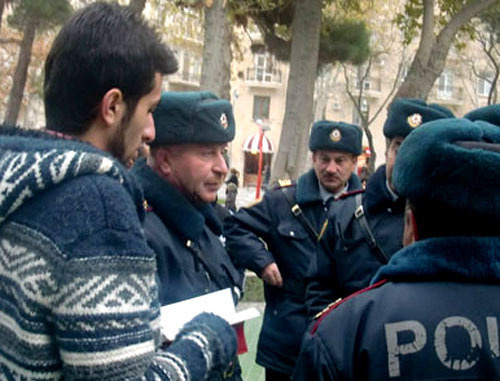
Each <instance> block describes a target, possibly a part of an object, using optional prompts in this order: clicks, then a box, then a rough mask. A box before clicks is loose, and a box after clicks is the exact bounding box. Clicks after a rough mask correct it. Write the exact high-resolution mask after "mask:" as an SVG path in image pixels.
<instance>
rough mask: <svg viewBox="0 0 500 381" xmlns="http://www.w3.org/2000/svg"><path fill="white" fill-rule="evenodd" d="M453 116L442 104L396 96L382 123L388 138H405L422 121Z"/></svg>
mask: <svg viewBox="0 0 500 381" xmlns="http://www.w3.org/2000/svg"><path fill="white" fill-rule="evenodd" d="M453 117H454V115H453V113H452V112H451V111H450V110H448V109H447V108H446V107H444V106H441V105H437V104H427V103H426V102H424V101H423V100H421V99H412V98H398V99H396V100H394V102H393V103H392V105H391V107H390V108H389V114H388V115H387V119H386V121H385V124H384V135H385V137H386V138H389V139H392V138H393V137H395V136H402V137H403V138H405V137H406V136H408V134H409V133H410V132H412V131H413V130H414V129H415V128H417V127H419V126H420V125H422V124H424V123H427V122H430V121H432V120H436V119H442V118H453Z"/></svg>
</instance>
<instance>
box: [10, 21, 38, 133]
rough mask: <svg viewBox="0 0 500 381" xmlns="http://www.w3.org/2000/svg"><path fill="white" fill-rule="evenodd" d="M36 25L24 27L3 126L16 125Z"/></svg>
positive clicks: (30, 23) (29, 24)
mask: <svg viewBox="0 0 500 381" xmlns="http://www.w3.org/2000/svg"><path fill="white" fill-rule="evenodd" d="M35 32H36V25H35V23H33V22H29V21H28V22H27V23H26V26H25V27H24V33H23V40H22V41H21V47H20V49H19V58H18V60H17V66H16V71H15V73H14V78H13V79H12V88H11V89H10V94H9V102H8V104H7V110H6V111H5V119H4V123H5V124H11V125H14V124H16V123H17V118H18V116H19V110H20V108H21V102H22V100H23V93H24V87H25V86H26V80H27V78H28V67H29V65H30V61H31V51H32V48H33V41H34V40H35Z"/></svg>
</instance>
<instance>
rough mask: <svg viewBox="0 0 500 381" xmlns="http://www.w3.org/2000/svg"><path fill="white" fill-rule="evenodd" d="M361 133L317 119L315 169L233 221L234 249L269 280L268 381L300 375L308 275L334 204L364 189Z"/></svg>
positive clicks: (263, 341)
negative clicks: (359, 164) (328, 208)
mask: <svg viewBox="0 0 500 381" xmlns="http://www.w3.org/2000/svg"><path fill="white" fill-rule="evenodd" d="M361 137H362V132H361V129H360V128H359V127H358V126H355V125H351V124H346V123H341V122H331V121H326V120H324V121H319V122H316V123H314V125H313V127H312V130H311V136H310V140H309V148H310V149H311V151H312V160H313V168H312V169H311V170H310V171H308V172H307V173H306V174H304V175H302V176H301V177H300V178H299V179H298V181H297V184H294V185H289V186H283V187H281V188H279V189H275V190H270V191H268V192H266V194H265V195H264V197H263V199H262V200H261V201H260V202H259V203H257V204H256V205H253V206H251V207H248V208H242V209H240V210H239V211H238V212H237V213H236V214H234V215H233V216H231V217H229V218H227V219H226V220H225V224H224V226H225V227H226V229H227V241H226V242H227V245H228V248H229V254H230V255H231V257H232V258H233V259H234V260H235V261H236V262H237V263H238V264H239V265H240V266H241V267H244V268H248V269H250V270H252V271H254V272H255V273H256V274H257V275H259V276H260V277H261V278H262V279H263V280H264V282H265V283H264V287H265V298H266V310H265V313H264V322H263V326H262V331H261V333H260V338H259V344H258V352H257V363H258V364H260V365H262V366H264V367H265V368H266V379H267V380H288V379H290V376H291V374H292V371H293V368H294V366H295V361H296V358H297V355H298V353H299V349H300V342H301V337H302V334H303V333H304V332H305V330H306V328H307V324H308V319H307V313H306V308H305V287H304V276H305V274H306V270H307V268H308V266H309V263H310V262H311V261H312V260H313V259H314V253H315V247H316V242H317V234H318V232H319V231H320V229H321V227H322V225H323V222H324V221H325V217H326V205H327V204H328V203H329V202H330V200H332V199H333V198H334V197H336V196H338V195H340V194H342V193H343V192H346V191H348V190H352V189H359V188H360V186H361V184H360V182H359V179H358V178H357V176H356V175H354V174H353V171H354V170H355V167H356V163H357V156H358V155H359V154H360V152H361Z"/></svg>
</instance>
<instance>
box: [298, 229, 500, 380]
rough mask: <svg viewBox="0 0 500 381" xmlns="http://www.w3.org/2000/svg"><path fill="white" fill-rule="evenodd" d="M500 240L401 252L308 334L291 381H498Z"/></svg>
mask: <svg viewBox="0 0 500 381" xmlns="http://www.w3.org/2000/svg"><path fill="white" fill-rule="evenodd" d="M499 263H500V237H498V236H497V237H448V238H432V239H426V240H422V241H417V242H416V243H414V244H412V245H410V246H408V247H406V248H404V249H402V250H400V251H398V252H397V253H396V254H394V256H393V257H392V258H391V260H390V261H389V264H387V265H385V266H383V267H381V269H380V270H379V272H378V273H377V275H376V277H375V278H374V280H373V282H374V283H373V285H372V286H371V287H372V288H371V289H365V290H363V291H360V292H359V293H358V294H357V295H356V294H354V295H353V296H349V297H347V298H346V299H345V300H344V301H343V302H341V303H338V304H337V305H334V306H332V307H331V309H330V310H329V312H327V313H325V314H324V315H323V316H322V317H321V318H320V319H319V320H318V321H317V322H316V324H315V326H314V327H312V329H311V332H310V333H308V334H307V335H306V338H305V340H304V343H303V346H302V350H301V354H300V357H299V360H298V362H297V368H296V370H295V373H294V377H293V379H294V380H307V381H309V380H318V381H320V380H366V381H370V380H499V379H500V349H499V348H500V347H499V342H500V338H499V332H500V331H499V323H500V321H499V320H500V301H499V298H498V295H499V294H500V267H499Z"/></svg>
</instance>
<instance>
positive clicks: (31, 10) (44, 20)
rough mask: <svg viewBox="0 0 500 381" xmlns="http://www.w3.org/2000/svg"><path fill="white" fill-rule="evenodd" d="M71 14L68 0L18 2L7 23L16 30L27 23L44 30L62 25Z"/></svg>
mask: <svg viewBox="0 0 500 381" xmlns="http://www.w3.org/2000/svg"><path fill="white" fill-rule="evenodd" d="M72 12H73V8H72V7H71V4H70V3H69V1H68V0H50V1H48V0H20V1H19V2H18V4H17V6H16V7H15V8H14V10H13V12H12V15H10V16H9V17H8V22H9V25H10V26H11V27H13V28H15V29H18V30H22V29H23V28H24V25H25V24H27V23H34V24H35V25H36V27H37V30H46V29H50V28H53V27H55V26H57V25H60V24H62V23H63V22H64V21H65V20H66V19H67V18H68V17H69V16H70V15H71V13H72Z"/></svg>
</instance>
